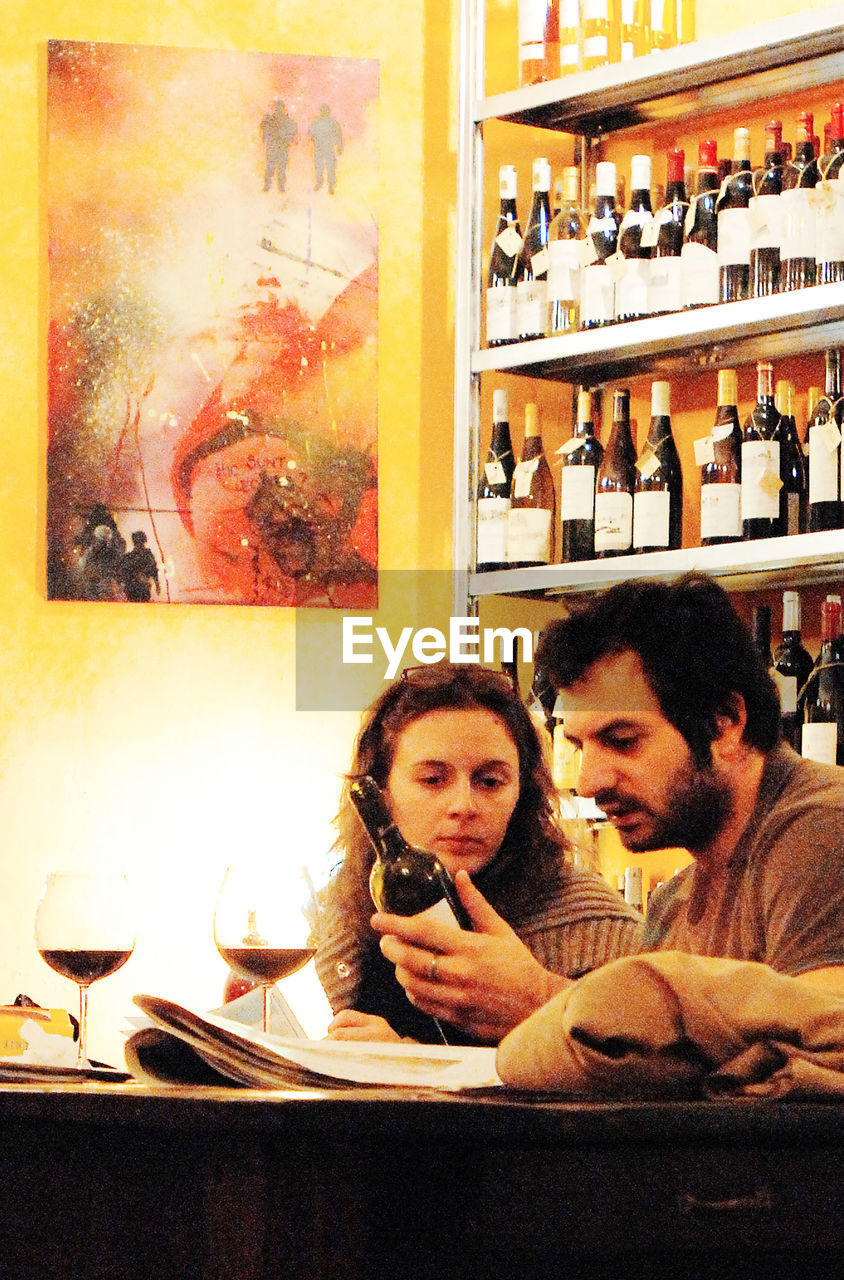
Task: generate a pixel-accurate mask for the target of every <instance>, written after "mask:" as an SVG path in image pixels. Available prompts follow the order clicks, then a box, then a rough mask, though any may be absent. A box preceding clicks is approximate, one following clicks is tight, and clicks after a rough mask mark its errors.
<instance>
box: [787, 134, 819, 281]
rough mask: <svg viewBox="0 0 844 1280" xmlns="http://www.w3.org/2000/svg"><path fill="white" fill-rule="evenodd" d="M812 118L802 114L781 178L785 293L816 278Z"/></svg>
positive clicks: (815, 172)
mask: <svg viewBox="0 0 844 1280" xmlns="http://www.w3.org/2000/svg"><path fill="white" fill-rule="evenodd" d="M813 131H814V117H813V116H812V113H811V111H801V113H800V117H799V119H798V122H797V145H796V148H795V153H794V158H793V159H792V161H791V163H790V164H788V165H786V166H785V167H784V169H783V174H782V195H781V196H780V234H781V239H780V288H781V289H782V291H783V292H784V293H790V292H791V291H792V290H794V289H805V288H807V287H808V286H809V285H813V284H814V283H815V280H816V275H817V265H816V258H815V241H816V237H817V226H816V221H817V220H816V217H815V206H814V203H813V198H812V197H811V196H810V195H809V192H810V191H812V190H814V188H815V187H816V186H817V184H818V179H819V177H820V174H819V171H818V162H817V159H816V157H815V142H814V132H813Z"/></svg>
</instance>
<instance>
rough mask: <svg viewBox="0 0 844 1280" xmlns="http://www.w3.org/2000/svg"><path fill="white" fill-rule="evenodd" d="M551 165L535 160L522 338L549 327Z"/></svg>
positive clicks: (521, 294) (522, 283) (520, 291)
mask: <svg viewBox="0 0 844 1280" xmlns="http://www.w3.org/2000/svg"><path fill="white" fill-rule="evenodd" d="M550 191H551V165H550V164H549V163H548V161H547V160H546V159H545V158H544V157H543V156H540V157H539V158H537V159H536V160H534V162H533V202H532V204H531V209H530V214H529V216H528V221H527V226H526V227H525V235H524V240H523V242H522V252H521V258H522V263H521V273H520V276H521V278H520V279H519V283H518V284H517V285H516V325H517V328H518V333H519V340H520V341H527V340H529V339H531V338H544V337H545V336H546V335H547V334H548V331H549V326H550V317H549V313H548V229H549V227H550V226H551V196H550Z"/></svg>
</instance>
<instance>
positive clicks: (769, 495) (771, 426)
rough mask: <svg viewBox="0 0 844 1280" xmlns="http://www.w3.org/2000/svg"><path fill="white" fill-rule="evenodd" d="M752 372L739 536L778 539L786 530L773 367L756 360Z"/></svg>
mask: <svg viewBox="0 0 844 1280" xmlns="http://www.w3.org/2000/svg"><path fill="white" fill-rule="evenodd" d="M756 375H757V388H756V404H755V406H754V408H753V410H752V412H751V413H750V414H749V415H748V417H747V418H746V419H745V423H744V430H743V433H742V445H741V524H742V537H743V538H745V539H752V538H778V537H782V536H783V535H784V534H785V532H786V529H785V520H784V519H783V516H782V511H781V504H780V489H781V487H782V479H781V473H780V440H779V436H778V434H777V427H778V426H779V421H780V415H779V414H778V413H777V409H776V405H775V404H774V366H773V365H772V364H769V363H768V362H767V361H764V360H760V361H759V363H758V364H757V366H756Z"/></svg>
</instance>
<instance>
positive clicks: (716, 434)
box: [696, 369, 742, 547]
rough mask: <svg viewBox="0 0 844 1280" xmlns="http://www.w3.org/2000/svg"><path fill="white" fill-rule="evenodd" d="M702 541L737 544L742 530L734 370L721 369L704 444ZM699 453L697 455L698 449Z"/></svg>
mask: <svg viewBox="0 0 844 1280" xmlns="http://www.w3.org/2000/svg"><path fill="white" fill-rule="evenodd" d="M701 443H702V445H703V446H704V448H703V449H702V450H701V452H702V453H703V458H702V460H701V468H700V484H701V489H700V542H701V546H703V547H712V546H719V545H720V544H721V543H724V542H737V541H739V540H740V539H741V537H742V528H741V445H742V436H741V426H740V425H739V415H738V378H737V375H736V371H735V369H719V370H718V408H717V410H716V412H715V423H714V425H713V427H712V431H711V432H710V434H709V436H708V437H705V438H704V441H703V442H701ZM696 452H698V451H697V450H696Z"/></svg>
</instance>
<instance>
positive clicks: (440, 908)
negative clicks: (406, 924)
mask: <svg viewBox="0 0 844 1280" xmlns="http://www.w3.org/2000/svg"><path fill="white" fill-rule="evenodd" d="M414 918H415V919H416V920H434V921H436V923H438V924H450V925H452V927H453V928H455V929H459V928H460V925H459V924H458V922H457V916H456V915H455V914H454V912H453V911H452V909H451V907H450V906H449V904H448V902H447V901H446V900H445V898H440V900H439V902H435V903H434V905H433V906H432V907H426V908H425V910H424V911H417V912H416V915H415V917H414Z"/></svg>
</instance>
